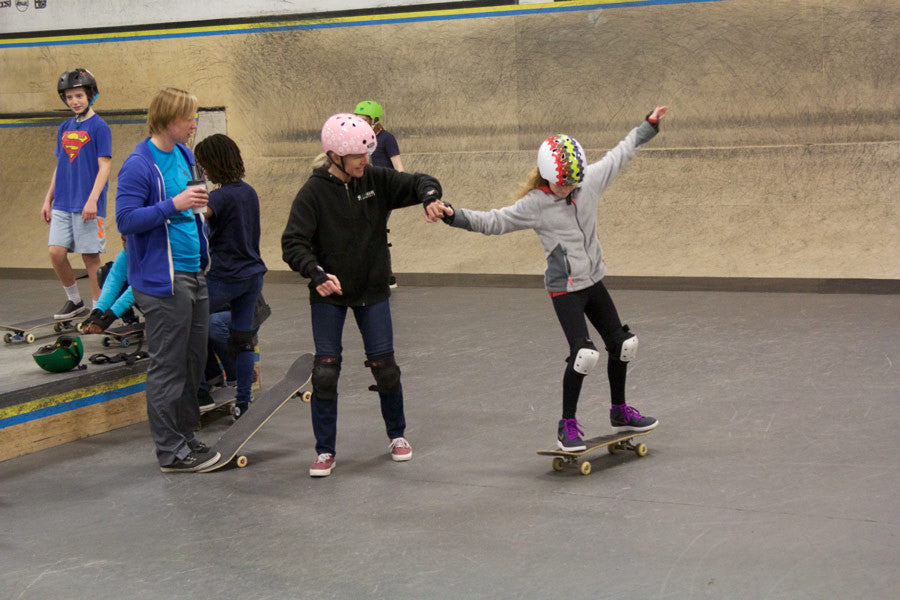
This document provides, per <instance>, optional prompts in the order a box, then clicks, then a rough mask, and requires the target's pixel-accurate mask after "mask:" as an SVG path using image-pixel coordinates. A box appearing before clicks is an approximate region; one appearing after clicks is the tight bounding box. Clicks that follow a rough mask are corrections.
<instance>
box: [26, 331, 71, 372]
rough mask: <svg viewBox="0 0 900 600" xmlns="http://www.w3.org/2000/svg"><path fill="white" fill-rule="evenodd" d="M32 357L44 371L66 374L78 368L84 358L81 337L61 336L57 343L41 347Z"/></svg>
mask: <svg viewBox="0 0 900 600" xmlns="http://www.w3.org/2000/svg"><path fill="white" fill-rule="evenodd" d="M31 356H33V357H34V362H36V363H37V364H38V366H39V367H40V368H42V369H43V370H45V371H50V372H51V373H65V372H66V371H71V370H72V369H74V368H75V367H77V366H78V363H80V362H81V357H82V356H84V347H83V346H82V345H81V338H80V337H77V336H71V335H61V336H59V337H58V338H57V339H56V342H55V343H53V344H48V345H46V346H41V347H40V348H38V350H37V352H35V353H34V354H32V355H31Z"/></svg>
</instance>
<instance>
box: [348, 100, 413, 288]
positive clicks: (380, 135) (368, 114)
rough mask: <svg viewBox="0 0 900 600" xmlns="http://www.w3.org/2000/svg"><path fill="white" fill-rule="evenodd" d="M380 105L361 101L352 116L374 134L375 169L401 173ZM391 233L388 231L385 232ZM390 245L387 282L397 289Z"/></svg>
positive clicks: (397, 152) (372, 159)
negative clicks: (356, 117) (367, 126)
mask: <svg viewBox="0 0 900 600" xmlns="http://www.w3.org/2000/svg"><path fill="white" fill-rule="evenodd" d="M383 112H384V111H383V110H382V108H381V105H380V104H378V103H377V102H375V101H374V100H363V101H362V102H360V103H359V104H357V105H356V109H355V110H354V111H353V114H355V115H358V116H359V117H361V118H362V119H363V120H364V121H366V122H367V123H368V124H369V125H371V126H372V131H374V132H375V142H376V143H377V145H376V146H375V150H373V151H372V154H371V155H370V156H369V162H370V163H372V164H373V165H375V166H376V167H384V168H386V169H394V170H395V171H403V161H402V160H401V159H400V146H399V145H398V144H397V138H395V137H394V135H393V134H392V133H391V132H389V131H388V130H387V129H385V128H384V125H382V123H381V117H382V115H383ZM387 232H388V233H390V232H391V230H390V229H388V230H387ZM390 248H391V244H388V268H389V269H390V270H391V276H390V279H389V280H388V285H390V287H391V288H392V289H393V288H396V287H397V278H396V277H395V276H394V269H393V265H392V264H391V251H390Z"/></svg>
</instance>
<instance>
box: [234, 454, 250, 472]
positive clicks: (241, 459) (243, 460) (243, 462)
mask: <svg viewBox="0 0 900 600" xmlns="http://www.w3.org/2000/svg"><path fill="white" fill-rule="evenodd" d="M234 462H235V464H236V465H237V466H238V467H239V468H241V469H243V468H244V467H246V466H247V457H246V456H238V457H237V460H236V461H234Z"/></svg>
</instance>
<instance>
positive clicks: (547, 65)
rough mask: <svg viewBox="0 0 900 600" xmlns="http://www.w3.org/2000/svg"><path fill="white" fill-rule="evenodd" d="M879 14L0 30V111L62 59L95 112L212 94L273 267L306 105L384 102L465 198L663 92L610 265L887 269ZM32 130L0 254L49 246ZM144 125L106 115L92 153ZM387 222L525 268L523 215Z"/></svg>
mask: <svg viewBox="0 0 900 600" xmlns="http://www.w3.org/2000/svg"><path fill="white" fill-rule="evenodd" d="M898 31H900V5H898V4H897V3H896V2H892V1H889V0H863V1H859V2H852V3H850V2H842V1H838V0H834V1H829V0H820V1H815V2H813V1H806V0H799V1H790V2H788V1H776V2H756V1H753V0H731V1H728V2H711V3H695V4H681V5H672V6H650V7H633V8H615V9H610V10H602V11H598V10H594V11H576V12H570V13H554V14H535V15H519V16H504V17H492V18H480V19H465V20H453V19H451V20H444V21H437V22H413V23H399V24H396V23H395V24H386V25H371V26H357V27H342V28H335V29H319V30H299V31H284V32H270V33H251V34H242V35H228V36H210V37H197V38H174V39H162V40H147V41H126V42H115V43H102V44H99V43H98V44H84V45H71V46H52V47H37V48H12V49H2V50H0V59H2V66H0V74H2V75H3V80H4V81H5V82H6V85H4V86H3V88H2V89H0V112H25V111H38V110H53V109H57V108H61V107H62V105H61V104H60V102H59V99H58V97H57V96H56V93H55V89H54V82H55V80H56V77H57V76H58V75H59V73H60V72H62V71H63V70H65V69H67V68H71V67H73V66H76V65H78V66H86V67H88V68H90V69H91V70H92V71H93V72H94V74H95V75H96V76H97V78H98V79H99V81H100V86H101V94H102V95H101V99H100V100H99V101H98V103H97V109H98V111H99V112H100V113H101V114H102V112H103V110H104V109H131V108H141V107H146V105H147V103H148V102H149V99H150V97H151V96H152V94H153V93H154V92H155V90H157V89H158V88H160V87H162V86H166V85H174V86H178V87H183V88H186V89H189V90H192V91H193V92H194V93H196V94H197V95H198V97H199V98H200V101H201V104H203V105H204V106H224V107H225V108H226V116H227V128H228V133H229V135H231V136H232V137H234V139H235V140H236V141H237V142H238V144H239V145H240V146H241V148H242V151H243V154H244V157H245V159H246V162H247V166H248V174H247V181H248V182H249V183H251V184H252V185H253V186H254V187H256V189H257V191H258V192H259V195H260V198H261V200H262V203H263V206H262V209H263V253H264V259H265V260H266V262H267V263H268V265H269V267H270V269H274V270H279V269H285V268H286V267H285V265H284V264H283V263H282V262H281V251H280V243H279V240H280V235H281V231H282V229H283V226H284V223H285V220H286V217H287V213H288V210H289V207H290V203H291V201H292V200H293V197H294V195H295V194H296V191H297V190H298V189H299V187H300V186H301V185H302V183H303V182H304V181H305V179H306V177H307V176H308V172H309V168H308V165H309V162H310V161H311V159H312V158H313V157H314V156H315V154H316V153H317V152H318V151H319V144H318V130H319V128H320V126H321V123H322V122H323V121H324V119H325V118H326V117H327V116H328V115H330V114H332V113H334V112H339V111H348V110H352V108H353V106H354V105H355V103H356V102H357V101H358V100H361V99H376V100H378V101H379V102H381V103H382V104H383V105H384V108H385V125H386V127H387V129H388V130H390V131H392V132H393V133H394V134H395V135H396V136H397V138H398V139H399V142H400V145H401V150H402V153H403V160H404V163H405V164H406V166H407V167H408V168H409V169H413V170H421V171H425V172H428V173H431V174H433V175H435V176H437V177H438V178H439V179H440V180H441V181H442V183H443V184H444V188H445V193H446V197H447V199H448V200H449V201H450V202H452V203H453V204H455V205H457V206H463V207H469V208H474V209H488V208H492V207H499V206H503V205H505V204H507V203H509V202H511V201H512V200H513V199H514V193H515V190H516V188H517V187H518V183H519V182H520V180H521V179H522V178H523V177H524V176H525V174H526V173H527V172H528V171H529V170H530V169H531V168H532V166H533V165H534V160H535V155H536V150H537V146H538V145H539V143H540V141H541V140H542V139H543V138H545V137H546V136H547V135H550V134H552V133H557V132H565V133H568V134H570V135H573V136H575V137H576V138H578V139H579V140H580V141H581V142H582V144H583V145H584V146H585V148H586V150H587V153H588V158H589V159H599V158H600V157H601V156H602V155H603V153H604V152H605V151H606V150H607V149H608V148H610V147H612V146H613V145H614V144H615V143H616V142H617V141H618V140H619V139H620V138H621V137H622V136H624V135H625V134H626V133H627V132H628V130H629V129H630V128H631V127H633V126H635V125H637V124H638V123H639V122H640V120H641V119H642V118H643V117H644V115H646V114H647V113H648V112H649V110H650V109H651V108H652V107H653V106H654V105H657V104H667V105H668V106H669V107H670V114H669V115H668V116H667V117H666V120H665V121H664V124H663V132H662V134H661V135H660V136H658V137H657V138H656V139H655V140H653V141H652V142H651V143H650V144H649V145H648V147H647V148H646V150H645V151H643V152H642V153H641V154H640V155H639V157H638V158H637V159H636V160H635V161H634V163H633V164H632V165H631V166H630V167H629V168H628V169H627V171H626V172H625V173H623V174H622V175H621V176H620V177H619V178H618V179H617V180H616V181H615V183H614V184H613V185H612V186H611V187H610V188H609V189H608V191H607V193H606V195H605V198H604V200H603V202H602V204H601V208H600V219H599V231H598V233H599V236H600V239H601V241H602V243H603V246H604V249H605V252H606V258H607V262H608V264H609V272H610V273H612V274H616V275H636V276H638V275H650V276H712V277H801V278H802V277H814V278H876V279H895V278H900V243H898V239H900V235H898V233H900V228H898V216H897V204H898V200H897V199H898V197H900V185H898V176H897V171H898V169H897V165H898V159H900V125H898V119H897V115H898V114H900V77H898V70H897V68H896V66H897V64H898V62H900V61H898V58H900V57H898V49H900V43H898ZM54 131H55V130H54V129H53V128H52V127H49V128H48V127H30V128H10V129H0V184H2V185H0V210H2V213H3V214H4V215H5V216H6V218H5V219H3V220H0V250H2V252H0V267H45V266H48V262H47V257H46V228H45V226H44V225H43V224H42V222H41V221H40V217H39V210H40V205H41V201H42V199H43V195H44V192H45V190H46V186H47V183H48V182H49V178H50V174H51V170H52V168H53V160H52V147H53V133H54ZM144 135H145V133H144V131H143V128H142V127H141V126H140V125H114V126H113V139H114V144H113V146H114V152H115V154H116V156H115V157H114V158H113V163H114V170H117V169H118V167H119V166H120V165H121V162H122V160H123V159H124V158H125V156H126V155H127V153H128V152H129V151H130V149H131V148H133V146H134V144H135V143H136V142H137V141H139V140H140V139H142V137H143V136H144ZM114 183H115V182H114V181H113V185H112V188H113V189H114ZM112 213H113V211H112V209H110V214H112ZM112 221H114V219H112V218H111V219H110V225H109V229H110V231H111V237H115V225H114V223H112ZM390 226H391V230H392V242H393V244H394V248H393V264H394V269H395V271H397V272H400V273H404V272H425V273H503V274H508V273H516V274H520V273H527V274H532V273H534V274H536V273H541V272H542V271H543V268H544V259H543V254H542V251H541V247H540V244H539V243H538V241H537V238H536V236H535V235H534V234H533V233H530V232H520V233H516V234H510V235H507V236H504V237H502V238H486V237H483V236H479V235H476V234H471V233H467V232H461V231H458V230H450V229H449V228H447V227H445V226H444V225H442V224H436V225H426V224H425V223H424V221H423V219H422V216H421V211H420V210H419V209H416V208H411V209H405V210H403V211H398V212H397V213H395V215H394V216H393V217H392V218H391V222H390Z"/></svg>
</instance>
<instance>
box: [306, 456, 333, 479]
mask: <svg viewBox="0 0 900 600" xmlns="http://www.w3.org/2000/svg"><path fill="white" fill-rule="evenodd" d="M333 468H334V455H333V454H320V455H319V456H318V458H316V462H314V463H313V464H312V465H310V467H309V476H310V477H327V476H329V475H331V470H332V469H333Z"/></svg>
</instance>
